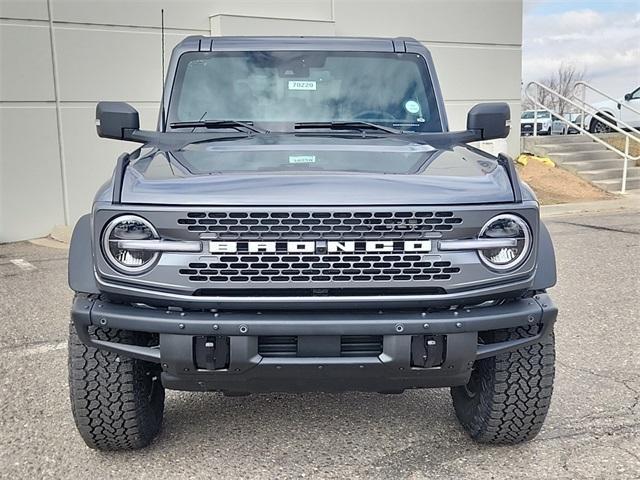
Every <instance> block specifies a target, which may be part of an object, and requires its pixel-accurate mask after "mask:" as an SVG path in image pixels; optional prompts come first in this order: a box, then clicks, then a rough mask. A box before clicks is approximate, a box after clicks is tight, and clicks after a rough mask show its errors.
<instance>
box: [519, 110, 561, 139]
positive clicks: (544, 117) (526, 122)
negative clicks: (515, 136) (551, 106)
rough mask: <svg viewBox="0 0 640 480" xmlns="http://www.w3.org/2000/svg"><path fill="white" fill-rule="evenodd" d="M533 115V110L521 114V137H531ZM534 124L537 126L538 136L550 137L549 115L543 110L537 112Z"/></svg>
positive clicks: (550, 119) (551, 120)
mask: <svg viewBox="0 0 640 480" xmlns="http://www.w3.org/2000/svg"><path fill="white" fill-rule="evenodd" d="M535 113H536V111H535V110H525V111H524V112H522V115H521V116H520V135H522V136H523V137H524V136H527V135H533V124H534V120H533V116H534V115H535ZM535 123H536V125H537V130H538V135H551V124H552V123H553V119H552V118H551V113H549V112H547V111H545V110H538V115H537V121H536V122H535Z"/></svg>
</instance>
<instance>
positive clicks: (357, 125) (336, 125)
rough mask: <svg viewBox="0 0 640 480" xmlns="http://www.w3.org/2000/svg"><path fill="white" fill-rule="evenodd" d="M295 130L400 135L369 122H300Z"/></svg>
mask: <svg viewBox="0 0 640 480" xmlns="http://www.w3.org/2000/svg"><path fill="white" fill-rule="evenodd" d="M294 128H295V129H296V130H302V129H314V128H317V129H325V128H328V129H330V130H381V131H383V132H387V133H394V134H398V133H402V131H401V130H398V129H396V128H391V127H385V126H384V125H378V124H377V123H370V122H355V121H354V122H300V123H296V124H295V125H294Z"/></svg>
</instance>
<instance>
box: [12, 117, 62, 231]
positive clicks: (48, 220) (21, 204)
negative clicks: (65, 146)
mask: <svg viewBox="0 0 640 480" xmlns="http://www.w3.org/2000/svg"><path fill="white" fill-rule="evenodd" d="M28 125H32V127H27V126H28ZM33 125H37V128H35V127H33ZM27 129H29V131H35V132H37V137H36V138H33V137H31V136H30V137H27V134H26V130H27ZM63 223H64V215H63V206H62V185H61V176H60V159H59V155H58V138H57V128H56V112H55V108H54V107H53V105H50V106H47V105H41V106H12V107H8V106H0V242H7V241H16V240H24V239H28V238H35V237H42V236H45V235H48V234H49V232H51V229H52V228H53V227H54V226H55V225H60V224H63Z"/></svg>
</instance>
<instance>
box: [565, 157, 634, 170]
mask: <svg viewBox="0 0 640 480" xmlns="http://www.w3.org/2000/svg"><path fill="white" fill-rule="evenodd" d="M554 160H555V159H554ZM558 163H559V164H560V165H562V167H563V168H566V169H567V170H572V171H574V172H583V171H585V170H603V169H606V168H622V167H623V166H624V160H623V159H622V158H604V159H602V160H581V161H578V162H558ZM629 168H631V167H629Z"/></svg>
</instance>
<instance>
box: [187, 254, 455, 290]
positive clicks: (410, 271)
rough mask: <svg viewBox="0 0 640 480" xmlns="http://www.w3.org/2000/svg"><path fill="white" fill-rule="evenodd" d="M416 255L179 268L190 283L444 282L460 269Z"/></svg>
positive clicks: (273, 257) (266, 258) (274, 258)
mask: <svg viewBox="0 0 640 480" xmlns="http://www.w3.org/2000/svg"><path fill="white" fill-rule="evenodd" d="M428 258H429V257H428V256H423V255H417V254H406V253H397V254H380V255H371V254H345V255H297V254H289V253H283V254H281V253H275V254H259V255H255V254H254V255H248V254H232V255H221V256H220V257H218V258H217V260H216V261H215V262H211V263H202V262H198V263H190V264H189V265H188V268H181V269H179V271H178V273H179V274H180V275H183V276H186V277H188V278H189V280H190V281H192V282H212V283H227V282H232V283H246V282H252V283H267V282H273V283H283V282H390V281H416V280H431V281H433V280H435V281H439V280H450V279H451V275H455V274H458V273H460V267H455V266H452V265H451V262H448V261H430V260H428Z"/></svg>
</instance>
